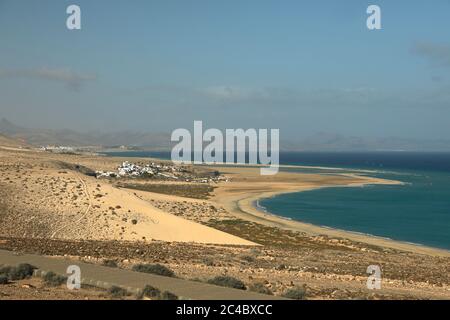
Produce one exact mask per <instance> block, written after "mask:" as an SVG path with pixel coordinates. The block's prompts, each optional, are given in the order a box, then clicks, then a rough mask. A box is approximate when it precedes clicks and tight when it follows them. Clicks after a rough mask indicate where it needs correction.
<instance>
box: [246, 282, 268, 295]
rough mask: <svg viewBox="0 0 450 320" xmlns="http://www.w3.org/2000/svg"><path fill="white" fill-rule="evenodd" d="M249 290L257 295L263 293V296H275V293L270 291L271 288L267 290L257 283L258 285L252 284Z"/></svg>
mask: <svg viewBox="0 0 450 320" xmlns="http://www.w3.org/2000/svg"><path fill="white" fill-rule="evenodd" d="M248 289H249V290H250V291H253V292H257V293H262V294H267V295H270V296H273V292H272V291H270V289H269V288H267V287H266V286H265V285H264V284H263V283H260V282H257V283H252V284H251V285H250V286H249V287H248Z"/></svg>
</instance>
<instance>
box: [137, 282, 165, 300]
mask: <svg viewBox="0 0 450 320" xmlns="http://www.w3.org/2000/svg"><path fill="white" fill-rule="evenodd" d="M144 297H147V298H150V299H160V298H161V291H159V289H157V288H155V287H152V286H149V285H146V286H145V288H144V289H143V290H142V292H141V294H140V296H139V298H140V299H142V298H144Z"/></svg>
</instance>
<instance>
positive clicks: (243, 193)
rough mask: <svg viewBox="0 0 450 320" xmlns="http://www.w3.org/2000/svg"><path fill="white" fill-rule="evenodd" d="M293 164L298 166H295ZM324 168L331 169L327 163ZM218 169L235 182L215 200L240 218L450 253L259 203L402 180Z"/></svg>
mask: <svg viewBox="0 0 450 320" xmlns="http://www.w3.org/2000/svg"><path fill="white" fill-rule="evenodd" d="M289 167H290V168H295V167H294V166H289ZM321 168H322V169H327V168H323V167H321ZM217 169H222V170H224V171H226V172H227V173H229V175H230V177H232V178H233V181H234V184H233V183H231V184H228V185H223V186H220V187H219V188H217V189H216V191H215V197H214V199H213V200H214V201H216V202H217V203H219V204H221V205H223V206H224V207H225V208H227V210H229V211H230V212H232V213H233V214H234V215H235V216H236V217H238V218H240V219H243V220H248V221H252V222H256V223H261V224H264V225H266V226H271V227H277V228H283V229H286V230H292V231H299V232H304V233H306V234H309V235H327V236H329V237H335V238H345V239H350V240H353V241H357V242H363V243H367V244H370V245H375V246H380V247H388V248H393V249H398V250H405V251H410V252H415V253H420V254H431V255H437V256H444V257H449V256H450V252H449V251H447V250H444V249H439V248H432V247H427V246H422V245H418V244H411V243H406V242H401V241H395V240H391V239H386V238H382V237H376V236H372V235H365V234H360V233H355V232H350V231H345V230H337V229H333V228H328V227H322V226H316V225H312V224H309V223H303V222H301V221H295V220H291V219H288V218H283V217H280V216H277V215H274V214H270V213H268V212H264V211H263V210H261V209H260V208H258V207H257V201H258V200H261V199H264V198H270V197H274V196H277V195H280V194H285V193H293V192H301V191H307V190H313V189H319V188H326V187H337V186H339V187H363V186H364V185H376V184H391V185H396V184H402V182H400V181H395V180H386V179H379V178H374V177H368V176H362V175H357V174H354V173H342V174H338V175H331V176H330V175H327V176H320V175H318V174H302V173H286V172H280V173H279V174H278V175H277V177H275V178H273V179H271V180H273V181H270V182H269V181H267V179H266V178H265V177H263V176H259V170H257V169H254V168H230V167H218V168H217ZM333 169H337V168H333ZM341 170H344V169H341ZM244 177H245V178H244Z"/></svg>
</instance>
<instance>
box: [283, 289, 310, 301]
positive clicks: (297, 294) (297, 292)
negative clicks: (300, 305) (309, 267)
mask: <svg viewBox="0 0 450 320" xmlns="http://www.w3.org/2000/svg"><path fill="white" fill-rule="evenodd" d="M283 297H285V298H288V299H294V300H304V299H305V298H306V289H305V288H303V287H295V288H292V289H288V290H287V291H286V292H284V293H283Z"/></svg>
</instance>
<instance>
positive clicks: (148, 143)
mask: <svg viewBox="0 0 450 320" xmlns="http://www.w3.org/2000/svg"><path fill="white" fill-rule="evenodd" d="M0 134H3V135H5V136H8V137H10V138H12V139H15V140H16V141H22V142H23V143H28V144H31V145H35V146H45V145H64V146H80V147H82V146H98V147H118V146H122V145H124V146H129V147H130V146H134V147H139V148H143V149H146V150H161V151H165V150H170V149H171V148H172V146H173V144H172V143H171V141H170V134H169V133H151V132H132V131H123V132H112V133H102V132H85V133H81V132H77V131H74V130H50V129H31V128H24V127H21V126H18V125H16V124H14V123H12V122H10V121H9V120H7V119H5V118H3V119H1V120H0ZM280 149H281V150H282V151H450V140H448V139H447V140H445V139H440V140H438V139H436V140H425V139H423V140H418V139H402V138H396V137H388V138H361V137H353V136H344V135H340V134H334V133H325V132H321V133H317V134H314V135H311V136H307V137H298V138H297V139H296V140H286V139H282V138H281V141H280Z"/></svg>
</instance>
